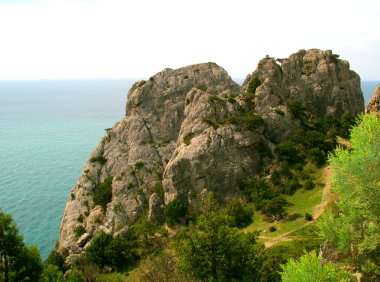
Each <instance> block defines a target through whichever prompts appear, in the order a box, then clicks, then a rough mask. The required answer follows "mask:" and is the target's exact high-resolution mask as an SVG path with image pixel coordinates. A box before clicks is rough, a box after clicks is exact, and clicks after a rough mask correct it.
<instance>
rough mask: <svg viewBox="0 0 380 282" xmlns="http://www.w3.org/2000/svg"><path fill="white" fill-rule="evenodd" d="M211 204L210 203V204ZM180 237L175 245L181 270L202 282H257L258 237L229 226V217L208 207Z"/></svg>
mask: <svg viewBox="0 0 380 282" xmlns="http://www.w3.org/2000/svg"><path fill="white" fill-rule="evenodd" d="M210 203H212V201H208V204H210ZM204 210H211V211H209V212H207V213H202V214H200V215H199V216H198V218H197V223H196V224H190V226H189V227H188V228H185V229H184V230H183V231H182V233H181V234H180V235H179V236H178V239H177V241H176V244H175V248H176V253H177V255H178V257H179V260H180V261H179V268H180V270H181V271H182V272H183V273H186V274H190V276H191V277H193V278H195V279H198V280H201V281H244V280H249V281H255V280H257V279H258V276H259V273H258V269H259V259H258V256H257V254H258V251H259V249H260V247H259V246H258V245H257V244H256V240H255V236H254V235H253V234H250V233H242V232H239V230H238V229H237V228H231V227H229V226H228V224H229V221H230V218H229V217H228V216H226V215H224V214H223V213H221V212H220V211H218V210H217V209H216V208H213V207H212V206H208V207H206V208H204Z"/></svg>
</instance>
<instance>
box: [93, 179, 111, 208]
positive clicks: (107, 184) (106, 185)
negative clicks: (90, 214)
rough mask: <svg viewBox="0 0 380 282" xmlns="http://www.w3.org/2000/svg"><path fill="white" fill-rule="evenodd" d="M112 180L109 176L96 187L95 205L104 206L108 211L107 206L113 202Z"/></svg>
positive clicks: (94, 194)
mask: <svg viewBox="0 0 380 282" xmlns="http://www.w3.org/2000/svg"><path fill="white" fill-rule="evenodd" d="M112 179H113V177H112V176H108V177H107V178H106V179H104V181H103V182H100V183H98V184H97V185H96V186H95V187H94V192H93V201H94V204H95V205H100V206H102V207H103V209H106V207H107V204H108V203H109V202H111V200H112Z"/></svg>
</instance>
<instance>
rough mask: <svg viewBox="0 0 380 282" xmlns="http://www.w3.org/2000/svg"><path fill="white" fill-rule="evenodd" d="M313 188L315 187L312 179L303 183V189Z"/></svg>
mask: <svg viewBox="0 0 380 282" xmlns="http://www.w3.org/2000/svg"><path fill="white" fill-rule="evenodd" d="M314 187H315V184H314V182H313V179H311V178H308V179H306V180H305V182H304V183H303V188H304V189H305V190H312V189H313V188H314Z"/></svg>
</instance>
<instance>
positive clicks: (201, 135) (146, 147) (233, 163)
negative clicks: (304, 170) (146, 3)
mask: <svg viewBox="0 0 380 282" xmlns="http://www.w3.org/2000/svg"><path fill="white" fill-rule="evenodd" d="M253 81H256V85H255V86H254V85H253V83H252V82H253ZM253 88H254V89H253ZM293 100H299V101H301V102H302V103H303V104H304V105H305V106H307V107H308V108H310V109H311V111H312V113H313V114H315V115H318V116H322V115H326V114H331V115H337V116H339V115H341V114H343V113H344V112H346V111H350V112H351V113H353V114H356V113H359V112H362V111H363V109H364V106H363V96H362V92H361V90H360V79H359V76H358V75H357V74H356V73H354V72H353V71H351V70H350V69H349V64H348V63H347V62H346V61H342V60H339V59H337V58H336V56H334V55H333V54H332V52H331V51H320V50H314V49H313V50H308V51H305V50H301V51H299V52H297V53H295V54H293V55H291V56H290V57H289V58H287V59H280V60H277V61H276V60H275V59H273V58H269V57H267V58H264V59H262V60H261V61H260V62H259V65H258V68H257V69H256V70H255V71H254V72H253V73H252V74H250V75H248V76H247V79H246V81H245V82H244V84H243V86H242V87H241V86H239V85H238V84H236V83H235V82H233V81H232V79H231V78H230V76H229V75H228V74H227V72H226V71H225V70H224V69H223V68H221V67H219V66H218V65H216V64H215V63H205V64H198V65H192V66H188V67H184V68H180V69H177V70H171V69H165V70H164V71H162V72H159V73H157V74H156V75H154V76H153V77H151V78H150V79H149V80H147V81H143V80H142V81H138V82H136V83H135V84H134V85H133V86H132V88H131V89H130V91H129V93H128V99H127V103H126V116H125V118H124V119H122V120H121V121H119V122H118V123H116V124H115V125H114V126H113V127H112V128H111V129H109V130H108V131H107V133H106V134H105V136H104V137H103V139H102V140H101V142H100V143H99V144H98V145H97V147H96V148H95V149H94V151H93V152H92V153H91V155H90V157H89V159H88V161H87V162H86V164H85V167H84V170H83V173H82V175H81V176H80V177H79V179H78V181H77V183H76V185H75V186H74V188H73V189H72V191H71V194H70V196H69V199H68V202H67V205H66V208H65V212H64V216H63V219H62V222H61V229H60V238H59V244H58V250H59V251H61V252H62V253H65V254H68V257H67V260H66V261H67V263H71V262H72V261H73V260H74V259H75V258H76V257H78V256H80V255H81V254H82V253H83V252H85V250H86V249H87V248H88V246H89V245H90V244H91V242H92V240H93V238H95V237H96V235H97V234H98V233H99V232H100V231H103V232H106V233H108V234H112V235H113V236H123V237H126V236H128V234H129V233H130V227H131V226H132V225H133V224H134V222H135V221H136V220H137V219H138V218H139V217H140V216H142V215H143V214H145V212H146V209H147V208H148V207H149V219H150V220H152V221H154V222H157V223H161V222H162V221H163V209H164V204H167V203H169V202H170V201H172V200H173V199H175V198H179V199H182V200H183V201H187V202H193V201H196V200H197V199H200V198H201V197H202V195H204V193H205V191H212V192H214V194H215V195H216V196H217V197H218V198H219V199H221V200H223V199H224V200H225V199H227V198H228V197H229V196H233V195H234V194H238V193H240V192H239V185H240V183H241V182H242V180H244V179H245V178H246V177H248V176H252V175H254V174H255V173H256V172H257V170H258V169H260V165H261V163H262V161H263V159H264V157H263V154H262V152H263V150H264V151H271V152H273V149H274V147H275V144H276V143H278V142H280V141H281V140H284V139H285V138H288V137H289V135H290V134H291V132H292V131H293V130H294V129H296V128H298V127H299V126H300V122H299V120H297V119H296V118H295V117H294V116H293V114H292V112H291V110H290V107H289V103H290V102H291V101H293ZM109 177H112V199H111V201H110V202H109V203H108V204H107V206H103V207H101V206H99V205H95V204H94V201H93V193H94V189H95V187H96V186H97V185H98V184H99V183H101V182H104V180H106V179H108V180H109ZM162 193H164V198H165V200H164V203H163V202H162V201H161V199H160V197H159V196H158V194H162ZM79 228H80V229H82V230H83V228H84V230H85V233H84V235H82V236H81V237H78V236H76V233H78V232H76V230H80V229H79Z"/></svg>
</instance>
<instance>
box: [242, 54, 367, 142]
mask: <svg viewBox="0 0 380 282" xmlns="http://www.w3.org/2000/svg"><path fill="white" fill-rule="evenodd" d="M255 81H256V84H255ZM258 84H260V85H259V86H257V85H258ZM252 85H256V86H257V89H256V90H255V97H254V102H255V106H256V110H257V112H258V113H260V114H261V115H262V116H263V117H264V119H265V120H266V124H267V126H268V127H269V128H270V131H271V132H273V133H274V135H272V138H273V139H274V140H276V141H280V140H283V139H284V138H287V136H288V135H289V133H290V132H292V131H293V130H294V128H295V127H297V124H296V123H294V121H293V120H291V119H289V118H288V117H289V115H288V108H287V106H288V105H287V104H289V102H292V101H296V100H298V101H301V102H302V103H303V104H304V105H305V106H306V107H307V109H308V110H309V111H310V112H311V114H313V115H315V116H324V115H334V116H340V115H342V114H344V113H345V112H348V111H349V112H351V113H352V114H357V113H360V112H363V110H364V98H363V93H362V91H361V89H360V77H359V75H357V74H356V73H355V72H354V71H352V70H350V65H349V63H348V62H347V61H345V60H341V59H339V55H337V54H334V53H333V52H332V51H331V50H326V51H323V50H319V49H310V50H300V51H298V52H297V53H294V54H292V55H290V56H289V57H288V58H284V59H275V58H272V57H269V56H267V57H265V58H263V59H262V60H260V62H259V64H258V67H257V69H256V70H255V71H254V72H253V73H251V74H250V75H248V76H247V78H246V80H245V81H244V83H243V86H242V89H243V91H244V92H245V93H247V92H249V91H252V90H250V86H251V88H252ZM279 111H282V112H283V113H284V116H280V115H277V114H276V113H275V112H279ZM284 117H285V118H284Z"/></svg>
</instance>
